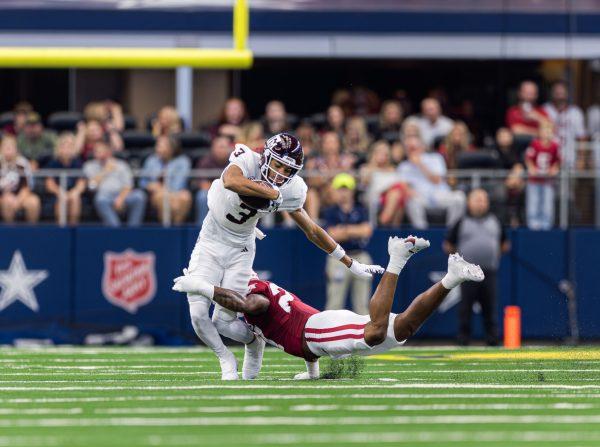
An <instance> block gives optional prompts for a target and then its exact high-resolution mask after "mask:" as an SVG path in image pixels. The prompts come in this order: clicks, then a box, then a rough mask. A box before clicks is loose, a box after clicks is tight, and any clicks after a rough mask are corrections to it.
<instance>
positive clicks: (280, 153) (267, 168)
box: [260, 133, 304, 187]
mask: <svg viewBox="0 0 600 447" xmlns="http://www.w3.org/2000/svg"><path fill="white" fill-rule="evenodd" d="M273 160H276V161H278V162H279V163H282V164H284V165H286V166H288V167H290V168H291V170H292V172H291V173H290V175H289V176H288V175H285V174H282V173H280V172H279V171H277V170H275V169H274V168H273V167H272V166H271V163H272V162H273ZM303 164H304V151H303V150H302V145H301V144H300V141H299V140H298V138H296V137H295V136H294V135H292V134H289V133H278V134H277V135H273V136H272V137H271V138H269V139H268V140H267V142H266V143H265V150H264V152H263V155H262V159H261V166H260V173H261V175H262V177H263V179H264V180H265V181H267V182H269V183H270V184H271V185H273V186H277V187H281V186H284V185H286V184H288V183H289V182H290V181H291V180H292V179H293V178H294V176H295V175H296V174H297V173H298V171H300V169H302V166H303ZM270 177H272V178H270Z"/></svg>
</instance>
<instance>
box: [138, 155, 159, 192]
mask: <svg viewBox="0 0 600 447" xmlns="http://www.w3.org/2000/svg"><path fill="white" fill-rule="evenodd" d="M152 171H153V169H152V157H148V158H146V160H145V161H144V165H143V167H142V177H141V178H140V187H141V188H144V189H146V186H148V183H150V182H153V181H154V180H155V179H156V178H155V177H156V176H155V175H154V174H153V172H152Z"/></svg>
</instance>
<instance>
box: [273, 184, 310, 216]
mask: <svg viewBox="0 0 600 447" xmlns="http://www.w3.org/2000/svg"><path fill="white" fill-rule="evenodd" d="M292 181H293V182H294V184H292V185H290V187H289V188H288V191H285V192H284V196H283V203H282V204H281V206H280V207H279V210H280V211H296V210H299V209H300V208H302V207H303V206H304V202H305V201H306V192H307V191H308V187H307V186H306V183H304V180H303V179H302V178H300V177H296V178H295V179H293V180H292Z"/></svg>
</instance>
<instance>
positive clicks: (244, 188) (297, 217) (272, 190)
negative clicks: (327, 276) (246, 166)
mask: <svg viewBox="0 0 600 447" xmlns="http://www.w3.org/2000/svg"><path fill="white" fill-rule="evenodd" d="M237 150H240V149H237ZM241 150H243V149H241ZM269 167H270V169H271V171H270V172H269V174H268V176H270V177H267V179H268V180H269V182H270V183H271V185H272V187H269V186H267V185H264V184H262V183H260V182H256V181H254V180H251V179H249V178H247V177H246V176H245V175H244V173H243V172H242V169H241V168H240V167H239V166H236V165H235V164H230V165H229V167H228V168H227V170H226V171H225V172H224V173H223V176H222V179H223V186H224V187H225V188H226V189H228V190H230V191H233V192H235V193H236V194H238V195H239V196H253V197H262V198H265V199H268V200H270V201H271V202H270V204H269V206H268V208H267V210H268V211H275V210H277V208H278V207H279V205H280V204H281V203H282V201H283V196H282V193H281V191H280V190H279V188H278V187H277V186H276V185H277V183H278V182H277V176H281V177H282V178H288V177H289V176H290V175H292V172H291V171H292V168H290V167H289V166H288V165H286V164H284V163H280V162H278V161H277V160H273V161H272V162H271V164H270V166H269ZM289 215H290V217H291V218H292V219H293V220H294V222H296V224H297V225H298V227H300V229H301V230H302V231H303V232H304V234H306V237H307V238H308V239H309V240H310V241H311V242H312V243H313V244H315V245H316V246H317V247H319V248H320V249H321V250H323V251H325V252H326V253H327V254H329V255H330V256H332V257H334V258H335V259H337V260H339V261H340V262H342V263H343V264H344V265H345V266H346V267H348V268H349V269H350V271H352V273H354V274H355V275H358V276H362V277H370V276H372V274H373V273H383V271H384V269H383V267H381V266H379V265H367V264H361V263H360V262H358V261H357V260H355V259H352V258H351V257H349V256H348V255H346V253H345V251H344V249H343V248H342V247H341V246H340V245H339V244H338V243H337V242H336V241H335V240H334V239H333V238H332V237H331V236H329V234H328V233H327V232H326V231H325V230H324V229H323V228H322V227H321V226H319V225H318V224H317V223H316V222H315V221H314V220H312V219H311V218H310V216H309V215H308V213H307V212H306V211H305V210H304V209H303V208H298V209H296V210H293V211H290V212H289Z"/></svg>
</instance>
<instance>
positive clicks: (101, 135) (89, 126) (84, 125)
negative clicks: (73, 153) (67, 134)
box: [75, 120, 123, 160]
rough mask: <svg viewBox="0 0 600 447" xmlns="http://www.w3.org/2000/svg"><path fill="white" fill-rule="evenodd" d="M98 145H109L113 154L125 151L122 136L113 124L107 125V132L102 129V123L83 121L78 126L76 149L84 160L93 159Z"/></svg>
mask: <svg viewBox="0 0 600 447" xmlns="http://www.w3.org/2000/svg"><path fill="white" fill-rule="evenodd" d="M98 143H106V144H108V145H109V146H110V149H111V151H113V152H120V151H122V150H123V139H122V138H121V134H120V133H119V132H118V131H117V130H116V129H115V128H114V127H111V124H107V130H105V129H104V128H103V127H102V123H100V121H96V120H90V121H87V122H83V121H82V122H80V123H78V124H77V134H76V135H75V148H76V149H77V153H78V154H79V156H80V157H81V158H82V159H84V160H87V159H89V158H91V157H92V156H93V155H94V153H95V148H96V145H97V144H98Z"/></svg>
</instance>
